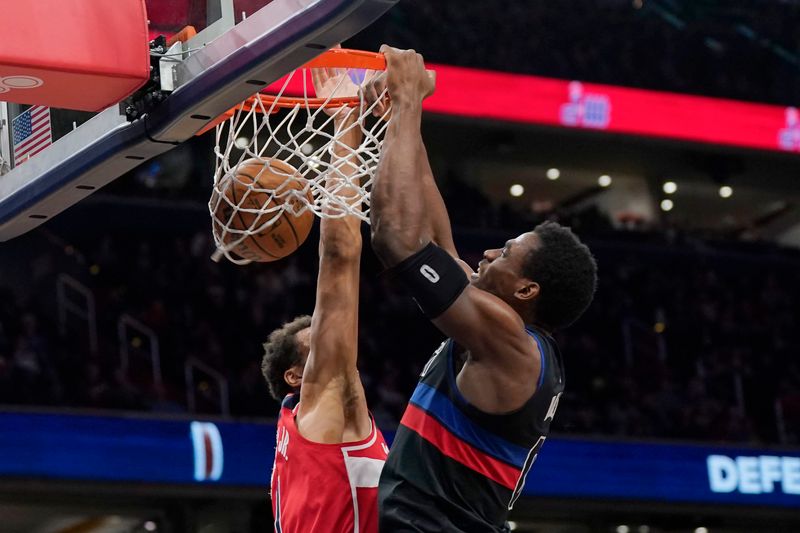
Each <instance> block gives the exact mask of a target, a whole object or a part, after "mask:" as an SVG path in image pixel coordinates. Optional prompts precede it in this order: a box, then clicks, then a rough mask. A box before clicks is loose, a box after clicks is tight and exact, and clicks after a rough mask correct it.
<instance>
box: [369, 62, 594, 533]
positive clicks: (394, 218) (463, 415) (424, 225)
mask: <svg viewBox="0 0 800 533" xmlns="http://www.w3.org/2000/svg"><path fill="white" fill-rule="evenodd" d="M382 51H383V52H384V53H385V55H386V60H387V74H386V83H387V85H388V89H389V97H390V99H391V105H392V114H393V116H392V121H391V123H390V125H389V129H388V131H387V135H386V139H385V143H384V148H383V153H382V156H381V161H380V164H379V167H378V173H377V176H376V178H375V181H374V183H373V189H372V212H371V223H372V245H373V248H374V249H375V252H376V253H377V254H378V256H379V257H380V259H381V260H382V262H383V263H384V265H385V266H386V267H388V268H389V272H388V274H389V275H390V276H392V277H393V278H394V279H395V280H396V282H397V283H398V284H400V285H401V286H403V287H404V288H405V290H406V291H407V292H408V293H410V295H411V296H413V297H414V299H415V300H416V302H417V304H419V306H420V308H421V309H422V310H423V312H424V313H425V314H426V315H427V316H428V317H429V318H430V319H431V320H432V321H433V323H434V324H435V325H436V326H437V327H438V328H439V329H441V330H442V331H443V332H444V333H445V334H447V335H449V336H450V338H449V339H448V340H447V341H446V342H445V343H444V344H442V346H441V347H440V348H439V349H438V350H437V351H436V352H435V353H434V355H433V357H432V358H431V359H430V361H428V363H427V364H426V365H425V368H424V369H423V371H422V375H421V378H420V381H419V384H418V386H417V388H416V390H415V391H414V394H413V396H412V397H411V401H410V402H409V405H408V408H407V409H406V412H405V414H404V415H403V419H402V421H401V423H400V427H399V429H398V431H397V436H396V438H395V441H394V443H393V445H392V450H391V452H390V453H389V458H388V460H387V462H386V466H385V468H384V470H383V474H382V475H381V480H380V490H379V512H380V527H381V531H382V532H384V533H390V532H398V531H403V532H441V531H446V532H454V531H464V532H488V531H504V530H505V529H506V519H507V516H508V512H509V510H510V509H511V508H512V507H513V505H514V502H515V501H516V499H517V498H518V497H519V495H520V493H521V492H522V488H523V485H524V484H525V477H526V475H527V473H528V471H529V470H530V468H531V466H532V465H533V462H534V461H535V460H536V456H537V454H538V453H539V450H540V448H541V446H542V444H543V442H544V440H545V437H546V435H547V432H548V429H549V426H550V422H551V421H552V419H553V416H554V415H555V411H556V407H557V406H558V399H559V397H560V395H561V392H562V390H563V388H564V369H563V365H562V361H561V357H560V355H559V352H558V348H557V347H556V343H555V341H554V340H553V338H552V337H551V336H550V334H551V333H552V332H553V331H554V330H556V329H559V328H563V327H565V326H568V325H569V324H571V323H572V322H574V321H575V320H576V319H577V318H578V317H579V316H580V315H581V314H582V313H583V312H584V311H585V310H586V308H587V307H588V306H589V304H590V302H591V301H592V298H593V295H594V291H595V286H596V264H595V260H594V258H593V257H592V254H591V253H590V252H589V249H588V248H587V247H586V246H585V245H583V244H581V242H580V241H579V240H578V239H577V238H576V237H575V235H573V233H572V232H571V231H570V230H569V229H568V228H564V227H562V226H560V225H558V224H555V223H544V224H541V225H539V226H537V227H536V228H535V229H534V230H533V231H531V232H529V233H524V234H522V235H520V236H519V237H517V238H515V239H511V240H509V241H507V242H506V243H505V244H504V245H503V246H502V247H501V248H498V249H496V250H487V251H486V252H484V257H483V260H482V261H481V262H480V264H479V266H478V272H477V273H475V272H473V271H472V270H471V269H470V268H469V267H468V266H467V265H466V264H465V263H463V262H461V261H460V260H459V258H458V255H457V253H456V251H455V247H454V246H453V240H452V236H451V230H450V222H449V219H448V217H447V212H446V210H445V208H444V204H443V202H442V198H441V196H440V194H439V191H438V189H437V188H436V184H435V182H434V181H433V176H432V173H431V170H430V166H429V164H428V159H427V154H426V153H425V148H424V145H423V143H422V137H421V135H420V122H421V116H422V101H423V100H424V99H425V98H426V97H427V96H428V95H430V94H431V93H432V92H433V90H434V82H433V80H432V78H431V77H429V76H428V75H427V73H426V71H425V67H424V64H423V61H422V57H421V56H420V55H418V54H416V53H415V52H414V51H413V50H406V51H401V50H395V49H391V48H388V47H384V48H383V49H382ZM373 94H376V93H373Z"/></svg>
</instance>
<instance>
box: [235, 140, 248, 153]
mask: <svg viewBox="0 0 800 533" xmlns="http://www.w3.org/2000/svg"><path fill="white" fill-rule="evenodd" d="M234 144H235V145H236V148H238V149H239V150H244V149H245V148H247V147H248V146H250V139H248V138H247V137H237V138H236V141H235V143H234Z"/></svg>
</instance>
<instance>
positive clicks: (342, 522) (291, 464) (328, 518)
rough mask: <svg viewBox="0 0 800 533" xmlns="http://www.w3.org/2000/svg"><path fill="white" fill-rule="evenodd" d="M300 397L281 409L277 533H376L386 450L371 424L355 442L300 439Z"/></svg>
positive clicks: (275, 481)
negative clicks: (379, 486)
mask: <svg viewBox="0 0 800 533" xmlns="http://www.w3.org/2000/svg"><path fill="white" fill-rule="evenodd" d="M299 401H300V397H299V395H296V394H290V395H288V396H287V397H286V398H285V399H284V400H283V404H282V405H281V414H280V418H279V419H278V434H277V437H276V441H275V442H276V446H275V464H274V465H273V467H272V480H271V482H270V484H271V489H272V513H273V516H274V517H275V532H276V533H312V532H313V533H378V481H379V480H380V476H381V470H383V464H384V462H385V461H386V456H387V455H388V453H389V449H388V447H387V446H386V441H385V440H383V435H382V434H381V431H380V430H379V429H378V428H377V427H376V426H375V422H374V421H373V422H372V430H371V431H370V433H369V435H368V436H367V437H366V438H365V439H363V440H360V441H358V442H345V443H341V444H320V443H317V442H311V441H310V440H308V439H306V438H304V437H303V436H302V435H300V432H299V431H298V429H297V425H296V424H295V414H296V413H297V406H298V405H299Z"/></svg>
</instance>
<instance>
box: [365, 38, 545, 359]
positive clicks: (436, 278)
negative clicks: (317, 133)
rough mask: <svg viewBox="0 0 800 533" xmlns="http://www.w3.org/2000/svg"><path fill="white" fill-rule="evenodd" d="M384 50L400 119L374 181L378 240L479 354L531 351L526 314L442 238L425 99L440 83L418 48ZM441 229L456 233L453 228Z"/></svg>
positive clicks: (390, 262) (390, 260) (415, 289)
mask: <svg viewBox="0 0 800 533" xmlns="http://www.w3.org/2000/svg"><path fill="white" fill-rule="evenodd" d="M382 51H383V52H384V54H385V55H386V60H387V85H388V88H389V95H390V98H391V101H392V122H391V124H390V125H389V129H388V131H387V133H386V140H385V141H384V149H383V153H382V156H381V162H380V164H379V166H378V172H377V175H376V177H375V181H374V183H373V189H372V196H371V198H372V211H371V221H372V244H373V248H374V249H375V252H376V253H377V254H378V256H379V257H380V258H381V260H382V261H383V263H384V265H386V266H387V267H390V268H392V270H393V274H394V275H395V276H397V277H398V278H400V281H401V283H403V284H404V285H405V286H406V287H407V288H408V290H409V291H410V292H411V294H412V296H414V298H415V299H416V300H417V303H418V304H419V305H420V306H421V307H422V309H423V311H424V312H425V313H426V314H427V315H428V316H429V317H430V318H431V319H433V321H434V323H435V324H436V325H437V327H439V328H440V329H441V330H442V331H443V332H444V333H446V334H447V335H449V336H452V337H453V338H455V339H456V340H457V341H458V342H459V343H460V344H462V345H464V346H466V347H467V348H469V350H470V352H471V353H472V356H473V358H475V359H480V358H481V357H483V356H490V355H492V356H494V355H496V356H497V357H506V356H510V357H512V358H513V357H514V356H515V355H517V354H525V356H527V354H529V353H530V351H531V350H532V347H533V344H532V342H533V341H532V340H531V339H530V337H529V336H528V335H527V334H526V333H525V328H524V323H523V320H522V319H521V318H520V316H519V314H518V313H516V312H515V311H514V309H513V308H511V307H510V306H509V305H508V304H506V303H505V302H504V301H503V300H501V299H500V298H497V297H496V296H494V295H492V294H489V293H486V292H485V291H480V290H478V289H475V288H473V287H470V286H469V281H468V279H467V274H466V273H465V270H464V269H462V267H461V266H460V265H459V264H458V263H457V262H456V261H455V260H454V257H453V255H452V254H450V253H448V252H449V251H448V250H444V249H443V246H442V244H444V243H436V242H435V240H434V231H433V228H435V227H437V224H436V223H435V222H436V220H435V219H433V218H432V217H433V216H437V215H438V216H441V213H442V211H443V209H444V203H443V202H442V200H441V195H440V194H439V191H438V189H437V188H436V184H435V182H434V181H433V178H432V174H431V173H430V167H429V166H428V164H427V158H426V160H425V162H424V164H423V163H422V162H421V160H422V157H420V156H421V155H422V154H424V152H423V151H422V149H421V147H422V138H421V135H420V125H421V121H422V101H423V100H424V98H426V97H427V96H428V95H429V94H430V93H431V92H432V91H433V81H432V80H431V78H430V77H429V76H428V75H427V73H426V71H425V67H424V64H423V61H422V57H421V56H420V55H419V54H417V53H415V52H414V51H412V50H406V51H399V50H394V49H390V48H388V47H384V48H383V49H382ZM437 205H440V206H441V210H438V211H437V209H435V207H436V206H437ZM431 206H433V207H434V209H431ZM444 213H445V215H444V216H446V211H444ZM440 220H441V219H440ZM448 225H449V222H448ZM448 230H449V228H448ZM440 233H445V235H448V236H449V231H447V232H440ZM449 246H452V237H449ZM536 290H537V287H536V284H533V283H530V284H527V285H524V286H521V287H520V291H521V293H520V294H521V296H522V297H526V298H527V297H532V296H535V291H536ZM500 348H502V349H500Z"/></svg>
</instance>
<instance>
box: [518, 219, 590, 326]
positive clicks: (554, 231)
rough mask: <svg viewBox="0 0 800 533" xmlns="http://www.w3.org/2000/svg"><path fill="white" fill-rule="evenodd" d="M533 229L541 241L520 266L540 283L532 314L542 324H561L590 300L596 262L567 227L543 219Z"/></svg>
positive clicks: (576, 315)
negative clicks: (542, 221)
mask: <svg viewBox="0 0 800 533" xmlns="http://www.w3.org/2000/svg"><path fill="white" fill-rule="evenodd" d="M533 232H534V233H535V234H536V235H537V236H538V237H539V240H540V242H541V245H540V246H539V247H537V248H536V249H534V250H531V251H530V252H528V255H527V257H526V258H525V262H524V264H523V267H522V274H523V275H524V276H525V277H526V278H528V279H530V280H532V281H535V282H536V283H538V284H539V287H540V292H539V296H538V297H537V298H536V299H535V301H534V307H533V314H534V316H535V319H536V322H539V323H541V324H542V325H545V326H548V327H550V328H553V329H561V328H565V327H567V326H569V325H570V324H572V323H573V322H575V321H576V320H578V318H580V316H581V315H582V314H583V312H584V311H586V309H587V308H588V307H589V304H590V303H592V299H593V298H594V292H595V290H596V289H597V262H596V261H595V258H594V256H593V255H592V252H591V251H589V248H588V247H587V246H586V245H585V244H583V243H582V242H581V241H580V240H579V239H578V237H577V236H576V235H575V234H574V233H572V230H571V229H570V228H567V227H564V226H562V225H560V224H557V223H556V222H544V223H542V224H539V225H538V226H536V228H534V230H533Z"/></svg>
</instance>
